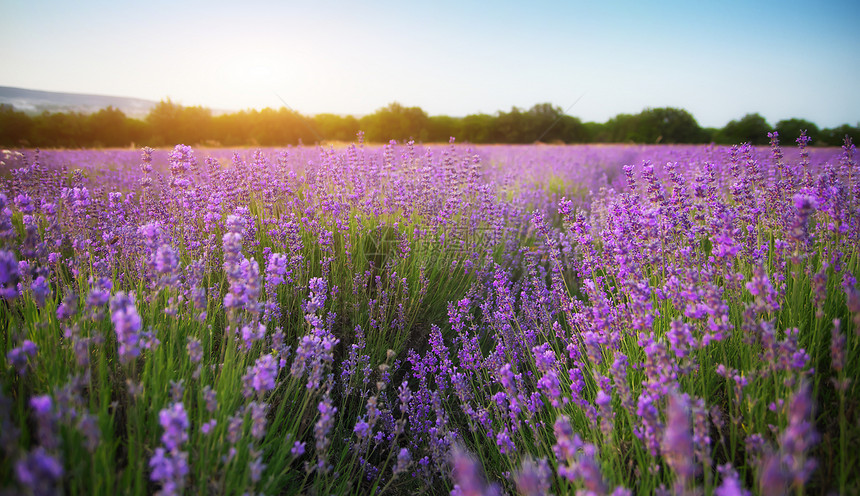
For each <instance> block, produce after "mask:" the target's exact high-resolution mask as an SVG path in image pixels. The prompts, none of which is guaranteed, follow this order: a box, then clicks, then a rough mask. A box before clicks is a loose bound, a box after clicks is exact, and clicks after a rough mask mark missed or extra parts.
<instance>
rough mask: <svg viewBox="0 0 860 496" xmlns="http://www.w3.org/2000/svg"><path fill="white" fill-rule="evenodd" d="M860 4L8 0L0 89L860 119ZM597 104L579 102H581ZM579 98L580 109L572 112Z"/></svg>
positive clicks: (297, 105) (194, 101)
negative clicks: (649, 109)
mask: <svg viewBox="0 0 860 496" xmlns="http://www.w3.org/2000/svg"><path fill="white" fill-rule="evenodd" d="M858 20H860V2H856V1H820V2H794V1H780V2H775V1H774V2H771V1H747V2H744V1H734V0H726V1H721V2H704V1H672V2H642V1H613V0H603V1H597V2H546V1H532V2H471V1H468V0H462V1H448V0H443V1H434V2H402V1H399V2H398V1H390V2H372V1H365V2H344V1H326V0H323V1H317V2H315V1H304V2H292V1H282V2H274V1H263V0H248V1H245V2H242V3H241V5H240V3H239V2H235V1H229V2H221V1H217V0H216V1H178V2H177V1H165V0H151V1H145V2H140V1H127V2H123V1H121V0H112V1H102V0H80V1H77V2H69V1H62V2H60V1H49V0H2V2H0V85H3V86H18V87H24V88H31V89H40V90H49V91H65V92H76V93H98V94H107V95H117V96H129V97H138V98H147V99H153V100H159V99H163V98H168V97H169V98H171V99H172V100H173V101H175V102H179V103H181V104H183V105H203V106H207V107H211V108H218V109H225V110H238V109H244V108H263V107H275V108H276V107H280V106H281V105H282V103H281V100H280V99H279V96H280V98H283V100H284V101H286V102H287V103H288V104H289V106H290V107H292V108H293V109H295V110H298V111H299V112H302V113H305V114H316V113H321V112H332V113H339V114H355V115H363V114H367V113H371V112H373V111H374V110H376V109H378V108H380V107H383V106H385V105H387V104H388V103H390V102H392V101H399V102H400V103H402V104H404V105H407V106H420V107H421V108H423V109H424V110H425V111H426V112H427V113H429V114H431V115H437V114H448V115H453V116H462V115H466V114H470V113H477V112H486V113H494V112H496V111H498V110H509V109H510V108H511V107H512V106H517V107H520V108H529V107H531V106H532V105H534V104H535V103H542V102H550V103H553V104H555V105H558V106H560V107H562V108H563V109H568V108H569V110H568V113H569V114H570V115H574V116H577V117H579V118H581V119H583V120H586V121H599V122H603V121H605V120H606V119H608V118H610V117H612V116H614V115H616V114H618V113H621V112H625V113H636V112H639V111H641V110H642V109H643V108H646V107H662V106H673V107H681V108H685V109H687V110H688V111H690V112H691V113H692V114H693V116H695V117H696V118H697V120H698V121H699V123H700V124H701V125H703V126H715V127H720V126H723V125H725V124H726V122H728V121H729V120H731V119H737V118H740V117H742V116H743V115H744V114H745V113H748V112H759V113H760V114H761V115H763V116H764V117H765V118H766V119H767V120H768V121H769V122H770V123H771V124H775V123H776V122H777V121H778V120H780V119H785V118H790V117H802V118H807V119H809V120H812V121H814V122H816V123H817V124H819V125H820V126H825V127H830V126H836V125H839V124H843V123H850V124H857V123H858V122H860V91H858V88H860V29H858V28H860V23H858ZM580 97H581V98H580ZM577 99H579V100H578V102H577V103H576V104H575V105H573V106H572V107H571V105H572V104H573V103H574V102H576V101H577Z"/></svg>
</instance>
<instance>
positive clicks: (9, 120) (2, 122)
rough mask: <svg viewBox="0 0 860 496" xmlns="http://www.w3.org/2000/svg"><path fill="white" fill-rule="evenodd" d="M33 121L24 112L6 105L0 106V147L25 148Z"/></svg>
mask: <svg viewBox="0 0 860 496" xmlns="http://www.w3.org/2000/svg"><path fill="white" fill-rule="evenodd" d="M32 127H33V121H32V119H30V117H29V116H27V114H25V113H24V112H18V111H16V110H15V108H14V107H12V106H11V105H8V104H5V103H4V104H0V145H2V146H10V147H11V146H26V145H28V144H29V142H28V139H29V138H30V131H31V129H32Z"/></svg>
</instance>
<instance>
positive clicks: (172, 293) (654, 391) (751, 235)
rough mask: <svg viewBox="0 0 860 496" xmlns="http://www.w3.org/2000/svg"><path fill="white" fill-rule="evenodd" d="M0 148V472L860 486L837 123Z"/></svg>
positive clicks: (469, 485)
mask: <svg viewBox="0 0 860 496" xmlns="http://www.w3.org/2000/svg"><path fill="white" fill-rule="evenodd" d="M0 160H2V164H0V177H2V182H0V329H2V333H0V454H2V456H0V494H70V495H112V494H152V493H160V494H164V495H171V494H200V495H204V494H217V495H222V494H223V495H234V494H236V495H238V494H267V495H274V494H309V495H328V494H386V495H397V494H432V495H435V494H452V495H464V496H465V495H478V494H522V495H541V494H559V495H562V494H578V495H604V494H606V495H608V494H612V495H623V494H691V495H694V494H695V495H698V494H702V495H711V494H714V495H718V496H729V495H743V494H753V495H780V494H797V495H802V494H833V493H836V494H856V493H857V491H858V488H860V474H858V472H860V471H858V470H857V467H858V466H860V454H858V452H857V451H856V450H855V449H854V448H855V447H856V446H857V445H858V443H860V411H858V409H860V394H858V385H857V382H858V381H857V379H858V375H860V374H858V372H860V350H859V349H858V346H860V288H858V284H857V277H858V276H860V266H858V247H860V166H858V158H857V156H856V152H855V148H854V145H853V144H851V143H850V141H847V142H846V144H845V146H844V147H843V148H842V149H839V148H811V147H810V146H808V143H807V139H806V138H805V137H804V136H801V138H799V139H798V141H797V143H794V142H791V143H784V144H783V145H782V146H781V145H780V144H779V137H778V136H777V135H776V134H773V135H771V146H770V147H753V146H750V145H748V144H742V145H738V146H732V147H726V146H713V145H711V146H686V145H685V146H624V145H612V146H609V145H589V146H540V145H525V146H473V147H470V146H468V145H460V144H455V143H454V141H453V140H452V142H451V143H450V144H449V145H427V146H424V145H416V144H414V143H412V142H408V143H400V144H398V143H394V142H392V143H391V144H389V145H385V146H368V145H365V144H364V143H363V142H362V139H361V136H359V138H358V140H357V141H356V143H353V144H350V145H349V146H346V147H343V148H338V149H334V148H325V147H318V148H314V147H290V148H285V149H264V150H238V151H235V152H232V151H228V150H221V149H211V150H208V149H206V150H194V149H192V148H190V147H188V146H184V145H177V146H176V147H175V148H172V149H162V150H151V149H148V148H147V149H143V150H142V151H129V150H113V151H89V150H67V151H41V152H39V151H33V150H21V151H17V150H15V151H12V150H7V151H4V152H3V155H2V157H0Z"/></svg>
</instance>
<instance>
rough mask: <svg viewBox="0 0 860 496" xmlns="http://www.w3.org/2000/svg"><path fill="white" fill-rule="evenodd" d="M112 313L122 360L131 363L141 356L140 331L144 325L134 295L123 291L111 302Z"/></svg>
mask: <svg viewBox="0 0 860 496" xmlns="http://www.w3.org/2000/svg"><path fill="white" fill-rule="evenodd" d="M110 311H111V321H113V325H114V330H115V331H116V340H117V343H119V356H120V360H121V361H122V362H124V363H129V362H131V361H132V360H134V359H135V358H137V357H138V356H139V355H140V348H141V336H140V331H141V327H142V324H143V322H142V321H141V319H140V315H139V314H138V313H137V307H136V306H135V303H134V294H133V293H129V294H126V293H125V292H123V291H120V292H118V293H117V294H115V295H114V297H113V299H111V301H110Z"/></svg>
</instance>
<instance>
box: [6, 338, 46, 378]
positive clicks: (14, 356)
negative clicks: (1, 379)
mask: <svg viewBox="0 0 860 496" xmlns="http://www.w3.org/2000/svg"><path fill="white" fill-rule="evenodd" d="M38 351H39V347H38V346H36V343H34V342H32V341H30V340H29V339H25V340H24V341H23V342H22V343H21V346H18V347H17V348H12V349H11V350H10V351H9V352H8V353H6V360H7V361H8V362H9V363H10V364H11V365H12V366H13V367H15V370H17V371H18V375H20V376H23V375H25V374H26V373H27V365H28V363H29V361H30V359H32V358H34V357H35V356H36V353H37V352H38Z"/></svg>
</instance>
